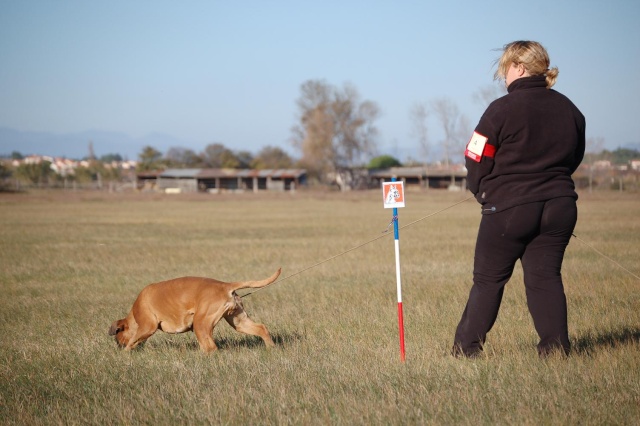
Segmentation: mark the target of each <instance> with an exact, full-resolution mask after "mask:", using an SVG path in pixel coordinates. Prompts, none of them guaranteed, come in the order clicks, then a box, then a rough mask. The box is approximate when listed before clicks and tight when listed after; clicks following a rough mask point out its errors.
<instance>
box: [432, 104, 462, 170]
mask: <svg viewBox="0 0 640 426" xmlns="http://www.w3.org/2000/svg"><path fill="white" fill-rule="evenodd" d="M432 108H433V111H434V113H435V114H436V118H437V119H438V121H439V122H440V125H441V126H442V130H443V132H444V140H443V141H442V147H443V150H444V165H445V167H449V155H450V151H451V149H452V148H453V147H452V145H453V144H454V143H455V139H456V136H457V135H458V120H459V119H460V110H459V109H458V106H457V105H456V104H455V103H454V102H453V101H451V99H448V98H440V99H436V100H435V101H433V104H432Z"/></svg>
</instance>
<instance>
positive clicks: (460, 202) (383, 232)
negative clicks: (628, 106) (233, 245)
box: [240, 195, 640, 298]
mask: <svg viewBox="0 0 640 426" xmlns="http://www.w3.org/2000/svg"><path fill="white" fill-rule="evenodd" d="M472 198H474V196H473V195H472V196H470V197H467V198H465V199H464V200H461V201H458V202H457V203H454V204H451V205H450V206H447V207H445V208H443V209H440V210H438V211H436V212H433V213H431V214H428V215H426V216H423V217H421V218H420V219H418V220H414V221H413V222H409V223H408V224H406V225H403V226H401V227H400V228H399V229H405V228H408V227H410V226H413V225H415V224H416V223H418V222H422V221H423V220H426V219H429V218H430V217H433V216H435V215H437V214H440V213H442V212H444V211H446V210H449V209H450V208H453V207H455V206H457V205H459V204H462V203H464V202H466V201H469V200H470V199H472ZM397 220H398V217H397V216H394V217H393V219H391V222H389V225H387V229H385V230H384V231H382V235H379V236H377V237H375V238H372V239H370V240H369V241H366V242H364V243H362V244H359V245H357V246H355V247H352V248H350V249H348V250H345V251H343V252H341V253H338V254H336V255H334V256H331V257H328V258H326V259H324V260H321V261H320V262H317V263H314V264H313V265H311V266H308V267H306V268H304V269H301V270H299V271H298V272H294V273H293V274H291V275H287V276H286V277H284V278H282V279H280V280H278V281H274V282H272V283H271V284H268V285H266V286H264V287H262V288H259V289H257V290H255V291H252V292H250V293H247V294H244V295H242V296H240V297H241V298H242V297H246V296H249V295H251V294H254V293H257V292H259V291H260V290H264V289H265V288H267V287H269V286H270V285H273V284H275V283H280V282H282V281H285V280H288V279H289V278H293V277H295V276H296V275H300V274H302V273H304V272H307V271H308V270H310V269H313V268H316V267H318V266H320V265H323V264H325V263H327V262H330V261H332V260H334V259H337V258H338V257H340V256H344V255H345V254H347V253H351V252H352V251H355V250H358V249H360V248H362V247H364V246H366V245H368V244H371V243H373V242H375V241H378V240H380V239H382V238H385V237H387V236H388V235H391V234H390V233H389V232H388V231H389V227H390V226H391V225H392V224H393V222H395V221H397ZM571 235H572V236H573V238H575V239H576V240H578V241H580V242H581V243H582V244H584V245H585V246H587V247H589V248H590V249H591V250H593V251H594V252H596V253H597V254H599V255H600V256H602V257H604V258H605V259H607V260H609V261H610V262H611V263H613V264H614V265H616V266H618V267H619V268H620V269H622V270H624V271H625V272H627V273H628V274H629V275H631V276H632V277H634V278H636V279H637V280H640V276H638V275H636V274H634V273H633V272H631V271H630V270H629V269H627V268H625V267H624V266H622V265H621V264H620V263H619V262H617V261H615V260H614V259H612V258H611V257H609V256H607V255H606V254H604V253H602V252H601V251H600V250H598V249H597V248H595V247H594V246H592V245H591V244H589V243H587V242H586V241H585V240H583V239H582V238H580V237H578V236H577V235H576V234H573V233H572V234H571Z"/></svg>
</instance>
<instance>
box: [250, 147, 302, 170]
mask: <svg viewBox="0 0 640 426" xmlns="http://www.w3.org/2000/svg"><path fill="white" fill-rule="evenodd" d="M292 165H293V160H291V157H289V155H288V154H287V153H286V152H284V151H283V150H282V149H280V148H277V147H273V146H265V147H264V148H262V149H261V150H260V152H259V153H258V155H257V156H256V158H255V159H254V160H253V161H252V163H251V168H253V169H258V170H261V169H288V168H291V166H292Z"/></svg>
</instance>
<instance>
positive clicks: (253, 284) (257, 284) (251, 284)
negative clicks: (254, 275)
mask: <svg viewBox="0 0 640 426" xmlns="http://www.w3.org/2000/svg"><path fill="white" fill-rule="evenodd" d="M280 272H282V268H278V270H277V271H276V272H275V273H274V274H273V275H271V276H270V277H269V278H267V279H264V280H258V281H240V282H237V283H229V284H231V290H232V291H236V290H241V289H243V288H261V287H266V286H268V285H269V284H271V283H273V282H274V281H275V280H277V279H278V277H279V276H280Z"/></svg>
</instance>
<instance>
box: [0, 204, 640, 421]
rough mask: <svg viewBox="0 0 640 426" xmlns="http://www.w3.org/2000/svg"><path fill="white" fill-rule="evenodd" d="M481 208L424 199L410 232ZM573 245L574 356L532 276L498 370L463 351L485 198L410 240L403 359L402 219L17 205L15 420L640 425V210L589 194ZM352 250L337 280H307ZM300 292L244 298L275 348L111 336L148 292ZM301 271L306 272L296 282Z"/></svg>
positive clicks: (8, 216) (218, 207)
mask: <svg viewBox="0 0 640 426" xmlns="http://www.w3.org/2000/svg"><path fill="white" fill-rule="evenodd" d="M464 197H466V195H462V194H450V193H441V192H437V191H431V192H428V193H408V194H407V198H408V200H407V207H406V208H404V209H402V210H400V226H403V225H405V224H408V223H411V222H413V221H415V220H418V219H420V218H422V217H425V216H427V215H429V214H430V213H432V212H435V211H438V210H440V209H443V208H445V207H447V206H450V205H452V204H453V203H456V202H458V201H460V200H462V199H463V198H464ZM579 209H580V218H579V223H578V227H577V229H576V235H577V236H578V237H580V238H581V240H580V241H578V240H573V241H572V242H571V244H570V246H569V248H568V250H567V255H566V259H565V265H564V270H563V272H564V280H565V287H566V291H567V298H568V302H569V321H570V336H571V339H572V343H573V346H574V348H575V351H574V353H573V355H572V356H570V357H569V358H568V359H561V358H550V359H547V360H544V361H543V360H539V359H538V357H537V354H536V350H535V345H536V343H537V336H536V334H535V331H534V329H533V325H532V321H531V319H530V317H529V314H528V311H527V308H526V301H525V299H524V287H523V285H522V274H521V271H520V270H517V271H516V273H515V274H514V277H513V278H512V280H511V282H510V283H509V284H508V285H507V288H506V291H505V300H504V302H503V307H502V309H501V311H500V316H499V318H498V321H497V323H496V325H495V327H494V329H493V330H492V331H491V333H490V334H489V342H488V345H487V350H486V357H485V358H483V359H480V360H475V361H467V360H458V359H454V358H452V357H450V356H449V354H448V352H449V348H450V346H451V343H452V338H453V332H454V329H455V326H456V325H457V321H458V319H459V317H460V314H461V312H462V309H463V307H464V303H465V302H466V298H467V294H468V291H469V287H470V278H471V271H472V260H473V249H474V243H475V235H476V231H477V226H478V223H479V219H480V215H479V208H478V206H477V204H476V203H475V201H474V200H470V201H467V202H465V203H463V204H460V205H458V206H456V207H453V208H451V209H449V210H447V211H445V212H443V213H440V214H438V215H435V216H433V217H430V218H429V219H426V220H423V221H420V222H418V223H416V224H414V225H412V226H410V227H407V228H404V229H402V230H401V231H400V235H401V237H400V247H401V262H402V274H403V305H404V315H405V329H406V330H405V333H406V336H405V337H406V350H407V359H406V362H405V363H402V362H400V356H399V345H398V326H397V311H396V284H395V272H394V270H395V266H394V260H393V259H394V257H393V256H394V250H393V243H392V241H391V239H392V238H393V236H392V233H388V234H389V236H388V237H384V238H381V239H379V240H377V241H374V242H371V243H369V244H365V245H363V246H362V247H360V248H359V249H357V250H353V251H349V250H350V249H351V248H353V247H356V246H358V245H360V244H362V243H365V242H367V241H370V240H372V239H375V238H377V237H378V236H380V235H382V234H381V233H382V231H384V230H385V229H386V227H387V224H388V223H389V220H390V218H391V217H390V216H391V213H390V211H389V210H385V209H383V208H382V199H381V194H380V193H379V192H378V191H375V192H364V193H355V194H349V195H344V194H305V193H304V192H299V193H297V194H296V195H295V196H291V195H289V194H279V195H277V196H275V197H266V196H263V195H258V196H256V195H254V194H246V195H242V194H238V195H235V196H227V195H215V196H213V195H197V196H195V195H194V196H161V195H148V194H138V195H135V196H134V195H114V194H97V195H96V194H91V193H87V194H83V193H46V192H44V193H35V194H28V195H1V196H0V239H1V240H0V241H1V242H0V289H1V291H2V298H1V300H0V336H1V339H2V345H1V349H0V422H1V423H2V424H137V423H144V424H414V423H417V424H421V423H422V424H425V423H428V424H453V423H455V424H472V423H483V424H494V423H500V424H636V423H637V421H638V419H639V418H640V357H639V349H640V282H638V280H637V279H636V278H634V277H633V276H631V275H630V274H628V273H626V272H625V271H623V270H621V269H620V268H618V267H617V266H616V265H614V264H612V263H611V262H610V261H609V260H607V259H605V258H603V257H602V256H600V255H598V254H597V253H595V252H594V251H593V250H592V249H591V248H589V247H587V246H586V245H585V244H583V243H582V242H581V241H585V242H588V243H589V244H591V245H593V246H594V247H596V248H597V249H599V250H601V251H602V252H603V253H606V255H607V256H610V257H612V258H614V259H615V260H616V261H618V262H620V263H621V264H622V265H624V266H625V267H626V268H628V269H629V270H631V271H633V272H635V273H636V274H638V273H639V272H640V258H639V257H638V248H639V244H640V243H639V241H640V221H639V220H638V217H640V200H639V199H638V198H637V196H636V195H627V196H624V195H618V194H615V195H611V194H606V195H601V194H598V195H590V194H582V197H581V199H580V201H579ZM346 251H349V252H348V253H346V254H344V255H341V256H338V257H336V258H335V259H333V260H331V261H328V262H326V263H322V264H321V265H319V266H316V267H313V268H311V269H308V270H305V269H306V268H308V267H310V266H312V265H315V264H316V263H319V262H322V261H323V260H325V259H329V258H331V257H332V256H335V255H336V254H339V253H343V252H346ZM279 266H282V267H283V278H281V280H280V281H279V282H277V283H276V284H274V285H272V286H270V287H268V288H266V289H264V290H262V291H259V292H257V293H256V294H252V295H250V296H247V297H245V298H244V299H243V300H244V303H245V307H246V309H247V311H248V312H249V314H250V315H251V316H252V318H253V319H255V320H256V321H259V322H263V323H265V324H266V325H267V327H268V328H269V330H270V331H271V333H272V335H273V337H274V340H275V341H276V348H275V349H273V350H267V349H265V348H264V346H263V344H262V342H261V340H260V339H258V338H254V337H250V336H245V335H240V334H238V333H236V332H235V331H233V330H232V329H231V328H230V327H228V326H227V325H226V324H223V323H221V324H220V325H219V326H218V327H216V329H215V331H214V338H215V340H216V343H217V345H218V347H219V348H220V350H219V351H218V352H216V353H214V354H212V355H204V354H202V353H200V351H199V350H198V345H197V341H196V339H195V336H194V335H193V334H191V333H187V334H181V335H168V334H164V333H161V332H159V333H157V334H156V335H154V336H152V337H151V338H150V339H149V341H148V342H147V343H146V344H145V345H144V347H142V348H141V349H139V350H136V351H133V352H129V353H127V352H122V351H121V350H119V349H117V348H116V344H115V342H114V341H113V339H112V338H110V337H109V336H108V335H107V329H108V327H109V325H110V324H111V322H112V321H113V320H115V319H118V318H122V317H123V316H124V315H125V314H126V313H127V311H128V309H129V308H130V307H131V304H132V302H133V300H134V299H135V297H136V295H137V294H138V292H139V291H140V289H142V287H144V286H145V285H146V284H148V283H150V282H154V281H158V280H163V279H167V278H172V277H177V276H182V275H201V276H210V277H214V278H218V279H222V280H243V279H259V278H263V277H267V276H268V275H270V274H271V273H272V272H273V271H274V270H275V269H276V268H278V267H279ZM299 271H304V272H302V273H300V274H297V273H298V272H299Z"/></svg>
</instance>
